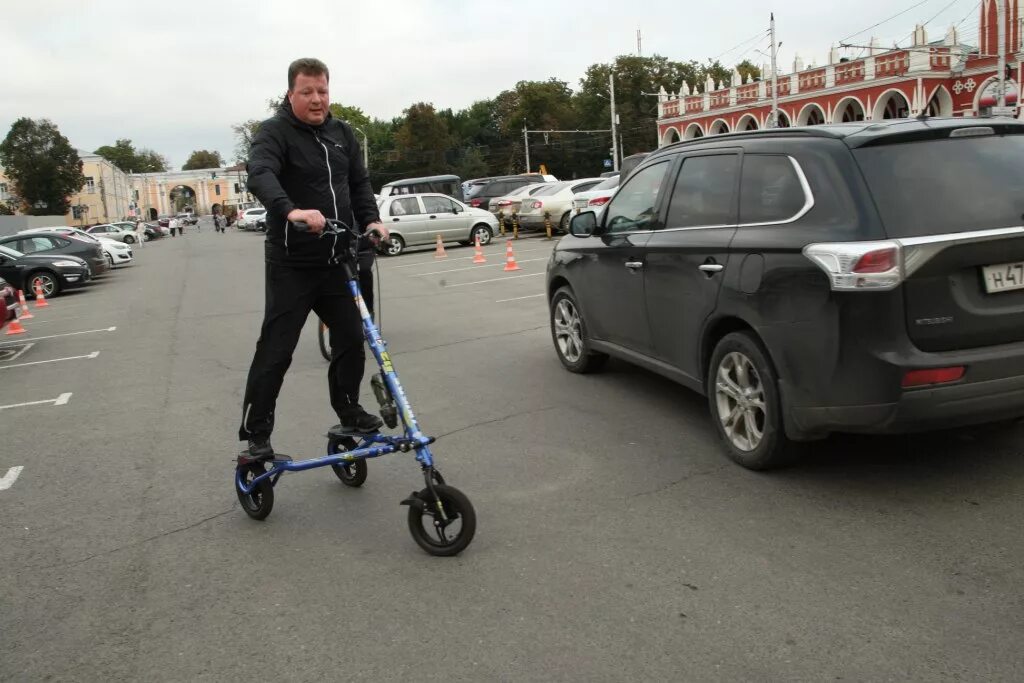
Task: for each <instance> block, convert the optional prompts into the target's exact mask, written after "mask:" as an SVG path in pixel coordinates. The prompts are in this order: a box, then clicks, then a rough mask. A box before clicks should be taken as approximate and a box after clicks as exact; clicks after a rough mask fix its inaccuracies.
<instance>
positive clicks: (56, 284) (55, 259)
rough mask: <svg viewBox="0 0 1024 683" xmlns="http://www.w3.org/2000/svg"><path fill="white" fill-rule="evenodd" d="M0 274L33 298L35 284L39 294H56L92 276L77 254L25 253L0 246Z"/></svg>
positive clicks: (48, 295)
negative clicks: (41, 291)
mask: <svg viewBox="0 0 1024 683" xmlns="http://www.w3.org/2000/svg"><path fill="white" fill-rule="evenodd" d="M0 277H2V278H3V279H5V280H7V281H8V282H10V283H11V284H12V285H13V286H15V287H17V288H19V289H21V290H23V291H24V292H25V296H27V297H34V296H35V288H36V286H37V285H38V286H39V287H40V288H41V289H42V290H43V296H46V297H51V296H56V295H57V294H59V293H60V292H61V291H63V290H65V289H72V288H74V287H81V286H82V285H84V284H85V283H87V282H88V281H89V280H91V279H92V275H91V274H90V272H89V264H87V263H86V262H85V261H84V260H82V259H80V258H78V257H77V256H66V255H62V254H25V253H22V252H20V251H17V250H16V249H11V248H10V247H5V246H3V245H0Z"/></svg>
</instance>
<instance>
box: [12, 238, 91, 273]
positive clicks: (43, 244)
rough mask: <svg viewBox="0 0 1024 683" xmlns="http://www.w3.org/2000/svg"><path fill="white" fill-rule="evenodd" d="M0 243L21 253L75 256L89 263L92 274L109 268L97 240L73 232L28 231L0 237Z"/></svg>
mask: <svg viewBox="0 0 1024 683" xmlns="http://www.w3.org/2000/svg"><path fill="white" fill-rule="evenodd" d="M0 245H3V246H5V247H8V248H10V249H14V250H15V251H20V252H21V253H23V254H47V255H50V256H57V255H66V256H77V257H78V258H80V259H82V260H84V261H85V262H86V263H88V264H89V267H90V268H91V270H92V272H91V274H92V276H93V277H96V276H97V275H102V274H103V273H105V272H107V271H108V270H110V264H109V263H108V262H107V257H106V256H105V255H104V253H103V247H101V246H100V243H99V241H89V240H87V239H84V238H78V237H76V236H75V234H74V233H70V234H68V233H63V232H57V231H53V232H30V233H19V234H17V235H11V236H9V237H0Z"/></svg>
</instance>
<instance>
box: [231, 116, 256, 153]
mask: <svg viewBox="0 0 1024 683" xmlns="http://www.w3.org/2000/svg"><path fill="white" fill-rule="evenodd" d="M261 123H262V121H257V120H256V119H249V120H248V121H243V122H242V123H237V124H235V125H233V126H231V130H233V131H234V133H235V163H236V164H244V163H246V162H247V161H249V154H250V152H252V143H253V140H255V139H256V132H257V131H259V129H260V124H261Z"/></svg>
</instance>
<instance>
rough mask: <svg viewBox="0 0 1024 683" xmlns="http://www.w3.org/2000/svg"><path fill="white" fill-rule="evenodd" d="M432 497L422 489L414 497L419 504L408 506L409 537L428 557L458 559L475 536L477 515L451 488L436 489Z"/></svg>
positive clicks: (460, 493) (459, 492)
mask: <svg viewBox="0 0 1024 683" xmlns="http://www.w3.org/2000/svg"><path fill="white" fill-rule="evenodd" d="M434 493H436V494H437V497H436V498H435V497H434ZM434 493H431V491H430V489H423V490H422V491H420V492H419V493H418V494H415V498H418V499H419V501H420V504H414V505H409V533H411V534H412V539H413V540H414V541H416V544H417V545H418V546H419V547H421V548H423V549H424V550H425V551H427V552H428V553H430V554H431V555H435V556H437V557H451V556H452V555H458V554H459V553H461V552H462V551H463V550H465V549H466V548H467V547H469V544H470V542H471V541H472V540H473V535H474V534H476V511H475V510H474V509H473V504H472V503H470V502H469V498H467V497H466V494H464V493H463V492H462V491H460V490H458V489H457V488H455V487H454V486H447V485H435V486H434ZM439 503H440V506H439V505H438V504H439ZM441 510H443V511H444V514H443V515H442V514H441Z"/></svg>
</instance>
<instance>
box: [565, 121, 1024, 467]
mask: <svg viewBox="0 0 1024 683" xmlns="http://www.w3.org/2000/svg"><path fill="white" fill-rule="evenodd" d="M1022 225H1024V124H1021V123H1018V122H1015V121H1012V120H1004V119H971V118H957V119H913V120H906V119H904V120H896V121H885V122H861V123H854V124H841V125H824V126H815V127H813V128H788V129H777V130H764V131H756V132H749V133H734V134H730V135H720V136H715V137H713V138H702V139H700V140H697V141H689V142H683V143H677V144H674V145H670V146H668V147H665V148H663V149H661V150H659V151H657V152H655V153H653V154H651V156H650V157H648V158H647V159H645V160H644V162H643V164H641V165H640V166H639V167H638V168H637V169H636V170H635V171H634V172H633V174H632V175H631V176H630V178H629V179H628V180H627V181H626V182H625V183H624V184H623V185H622V187H621V188H620V189H619V190H618V192H617V193H616V195H615V197H614V198H613V199H612V200H611V201H610V202H609V203H608V205H607V208H606V209H605V211H604V213H603V215H602V216H601V219H600V220H598V219H597V217H596V215H595V214H594V213H593V212H583V213H580V214H578V215H577V216H574V217H573V219H572V223H571V224H570V235H569V236H567V237H565V238H564V239H562V240H561V241H560V242H559V244H558V245H557V247H556V249H555V251H554V252H553V254H552V257H551V261H550V263H549V265H548V283H547V284H548V295H549V302H550V315H551V331H552V336H553V338H554V342H555V348H556V350H557V353H558V356H559V358H560V359H561V361H562V364H563V365H564V366H565V367H566V368H568V369H569V370H571V371H573V372H587V371H592V370H595V369H597V368H599V367H600V366H601V364H602V363H603V361H604V360H606V358H607V356H608V355H613V356H617V357H619V358H622V359H625V360H627V361H630V362H633V363H636V364H637V365H641V366H643V367H646V368H648V369H650V370H653V371H654V372H657V373H660V374H662V375H665V376H667V377H669V378H671V379H673V380H676V381H678V382H680V383H682V384H684V385H686V386H688V387H691V388H693V389H695V390H696V391H699V392H701V393H703V394H706V395H707V396H708V403H709V406H710V410H711V414H712V417H713V421H714V423H715V425H716V427H717V429H718V432H719V434H720V436H721V437H722V442H723V443H724V445H725V448H726V449H727V451H728V454H729V455H730V457H732V458H733V459H734V460H736V461H737V462H739V463H740V464H741V465H744V466H745V467H748V468H751V469H766V468H769V467H773V466H777V465H781V464H783V463H785V462H787V461H788V460H789V459H790V458H791V457H792V456H793V454H794V449H793V448H792V445H793V444H792V442H793V441H806V440H811V439H815V438H820V437H823V436H825V435H827V434H829V433H831V432H867V433H895V432H912V431H919V430H927V429H933V428H939V427H952V426H960V425H967V424H977V423H985V422H995V421H1003V420H1009V419H1015V418H1018V417H1019V416H1021V415H1024V227H1021V226H1022Z"/></svg>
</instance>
